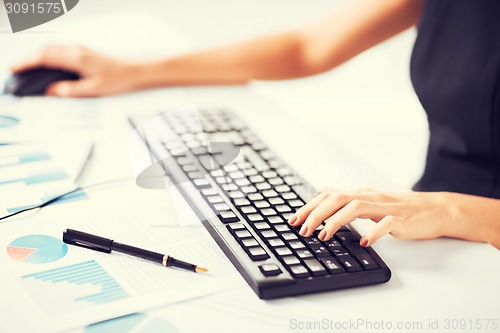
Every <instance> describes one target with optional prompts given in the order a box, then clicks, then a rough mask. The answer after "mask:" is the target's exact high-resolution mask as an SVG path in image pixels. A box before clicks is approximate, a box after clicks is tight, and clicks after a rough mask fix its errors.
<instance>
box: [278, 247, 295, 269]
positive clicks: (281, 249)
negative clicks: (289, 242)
mask: <svg viewBox="0 0 500 333" xmlns="http://www.w3.org/2000/svg"><path fill="white" fill-rule="evenodd" d="M275 251H276V254H277V255H279V256H280V257H284V256H291V255H292V254H293V253H292V251H291V250H290V249H289V248H287V247H278V248H276V249H275ZM294 258H295V257H294ZM298 263H299V261H298V259H297V264H298ZM289 265H292V264H289Z"/></svg>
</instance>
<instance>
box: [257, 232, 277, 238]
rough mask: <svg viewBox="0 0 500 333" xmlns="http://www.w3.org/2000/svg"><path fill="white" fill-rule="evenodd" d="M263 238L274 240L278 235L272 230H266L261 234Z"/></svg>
mask: <svg viewBox="0 0 500 333" xmlns="http://www.w3.org/2000/svg"><path fill="white" fill-rule="evenodd" d="M261 235H262V237H264V238H276V237H278V235H277V234H276V232H274V231H273V230H266V231H263V232H262V233H261Z"/></svg>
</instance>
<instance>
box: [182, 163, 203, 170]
mask: <svg viewBox="0 0 500 333" xmlns="http://www.w3.org/2000/svg"><path fill="white" fill-rule="evenodd" d="M182 170H184V171H185V172H193V171H198V170H199V169H198V167H197V166H196V165H194V164H185V165H183V166H182Z"/></svg>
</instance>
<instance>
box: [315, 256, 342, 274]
mask: <svg viewBox="0 0 500 333" xmlns="http://www.w3.org/2000/svg"><path fill="white" fill-rule="evenodd" d="M319 261H321V263H322V264H323V265H324V266H325V267H326V269H327V271H328V273H330V274H339V273H343V272H345V270H344V269H343V268H342V266H340V264H339V263H338V262H337V260H335V259H333V258H320V259H319Z"/></svg>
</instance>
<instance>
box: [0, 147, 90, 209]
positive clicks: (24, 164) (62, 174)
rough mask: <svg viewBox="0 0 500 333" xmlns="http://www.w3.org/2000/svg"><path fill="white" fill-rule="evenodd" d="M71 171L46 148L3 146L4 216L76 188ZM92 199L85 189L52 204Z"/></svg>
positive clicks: (0, 153) (0, 157)
mask: <svg viewBox="0 0 500 333" xmlns="http://www.w3.org/2000/svg"><path fill="white" fill-rule="evenodd" d="M73 188H74V185H73V181H72V179H71V177H70V176H69V174H68V173H67V172H66V171H65V170H64V168H62V167H61V166H60V165H58V163H57V162H56V161H55V160H53V159H52V157H51V156H50V154H49V153H47V152H46V151H44V150H43V149H39V148H34V147H29V146H28V147H27V146H23V145H8V146H0V192H3V193H9V194H10V195H9V196H7V197H5V199H4V198H2V199H3V200H2V202H1V203H0V216H3V215H6V214H11V213H16V212H18V211H21V210H23V209H26V208H30V207H33V206H36V205H40V204H43V203H45V202H47V201H50V200H52V199H53V198H54V197H56V196H59V195H60V194H62V193H65V192H67V191H68V190H70V189H73ZM84 199H88V196H87V194H86V193H85V192H84V191H81V190H79V191H76V192H73V193H71V194H68V195H66V196H64V197H62V198H60V199H58V200H57V201H55V202H53V203H52V204H61V203H67V202H72V201H77V200H84Z"/></svg>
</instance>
